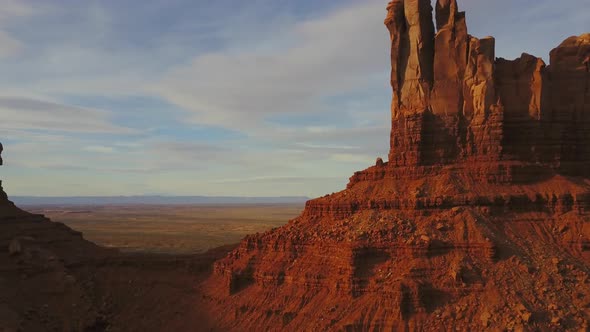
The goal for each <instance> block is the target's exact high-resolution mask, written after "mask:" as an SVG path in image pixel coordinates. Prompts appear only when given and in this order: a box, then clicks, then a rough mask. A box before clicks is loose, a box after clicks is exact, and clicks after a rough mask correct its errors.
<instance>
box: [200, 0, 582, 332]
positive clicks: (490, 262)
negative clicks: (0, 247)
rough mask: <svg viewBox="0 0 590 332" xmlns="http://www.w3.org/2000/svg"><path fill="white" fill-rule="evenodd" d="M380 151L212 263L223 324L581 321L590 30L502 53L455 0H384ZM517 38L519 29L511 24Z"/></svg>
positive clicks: (216, 316) (431, 325)
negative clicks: (387, 105)
mask: <svg viewBox="0 0 590 332" xmlns="http://www.w3.org/2000/svg"><path fill="white" fill-rule="evenodd" d="M387 9H388V13H387V17H386V19H385V25H386V26H387V28H388V30H389V32H390V35H391V67H392V70H391V85H392V88H393V100H392V106H391V118H392V131H391V150H390V152H389V162H383V161H382V160H381V159H378V160H377V163H376V165H375V166H372V167H370V168H368V169H367V170H364V171H361V172H357V173H355V174H354V175H353V176H352V177H351V178H350V182H349V184H348V186H347V189H346V190H344V191H342V192H339V193H336V194H332V195H327V196H324V197H322V198H318V199H314V200H311V201H309V202H308V203H307V205H306V208H305V211H304V212H303V214H302V215H301V216H300V217H298V218H296V219H294V220H292V221H291V222H290V223H289V224H288V225H286V226H284V227H281V228H279V229H275V230H272V231H269V232H267V233H264V234H257V235H253V236H249V237H247V238H246V239H245V240H244V241H243V242H242V243H241V245H240V246H239V247H238V248H237V249H236V250H234V251H233V252H231V253H230V254H229V255H228V256H227V257H226V258H224V259H223V260H220V261H218V262H217V263H216V265H215V269H214V275H213V276H212V277H211V278H209V280H208V281H207V282H206V283H205V284H204V288H203V289H204V291H205V292H206V294H207V295H206V296H204V300H203V301H204V305H205V306H206V307H208V308H209V311H210V315H211V317H212V318H213V320H214V321H217V322H218V323H219V324H220V326H219V327H220V328H221V329H224V330H251V331H254V330H267V329H270V330H292V331H295V330H306V331H323V330H359V331H360V330H363V331H365V330H375V331H381V330H394V331H402V330H454V329H459V330H464V331H469V330H471V331H476V330H482V329H484V328H488V329H491V330H497V329H508V330H511V329H518V328H525V329H530V330H560V329H562V330H565V329H568V330H570V329H574V328H579V329H584V328H588V325H589V322H590V279H589V277H590V226H589V225H590V215H589V213H590V177H589V176H590V164H589V163H590V34H584V35H582V36H579V37H570V38H568V39H567V40H565V41H564V42H563V43H562V44H561V45H559V46H558V47H557V48H555V49H554V50H553V51H552V52H551V56H550V63H549V65H546V64H545V63H544V62H543V60H541V59H540V58H537V57H535V56H532V55H528V54H523V55H522V56H521V57H520V58H518V59H515V60H505V59H501V58H496V57H495V54H494V39H493V38H492V37H486V38H482V39H478V38H475V37H473V36H470V35H469V34H468V31H467V25H466V20H465V13H463V12H459V11H458V6H457V3H456V1H455V0H438V2H437V4H436V8H435V17H436V29H435V25H434V24H433V20H432V11H433V9H432V7H431V4H430V1H429V0H405V1H404V0H394V1H391V2H390V4H389V6H388V8H387ZM515 42H516V41H515Z"/></svg>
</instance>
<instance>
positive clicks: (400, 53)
mask: <svg viewBox="0 0 590 332" xmlns="http://www.w3.org/2000/svg"><path fill="white" fill-rule="evenodd" d="M385 24H386V26H387V27H388V29H389V31H390V34H391V40H392V52H391V57H392V60H391V62H392V73H391V82H392V88H393V102H392V131H391V150H390V153H389V160H390V162H391V163H393V164H394V165H395V166H427V165H436V164H452V163H458V162H469V161H473V160H493V161H501V160H519V161H530V162H537V161H539V162H544V163H546V164H547V166H549V167H553V168H557V169H560V170H561V171H569V172H570V173H571V174H580V172H584V169H585V168H587V167H586V164H584V165H582V164H578V165H572V162H583V163H585V162H587V159H588V155H587V154H588V151H589V150H588V144H586V142H587V138H588V135H589V134H588V130H587V129H588V127H587V119H586V118H587V114H589V113H590V104H589V103H588V98H589V97H588V94H589V92H588V81H589V80H590V78H589V75H590V73H589V69H588V68H589V66H590V65H589V63H590V60H589V59H590V58H589V57H590V55H589V54H590V51H589V50H588V48H589V47H590V42H589V40H588V39H589V37H588V35H587V34H586V35H582V36H580V37H570V38H568V39H567V40H566V41H564V42H563V43H562V44H561V45H560V46H559V47H557V48H556V49H555V50H553V51H552V52H551V63H550V65H549V66H547V67H546V66H545V63H544V62H543V61H542V60H541V59H540V58H537V57H534V56H531V55H528V54H523V55H522V57H520V58H519V59H516V60H513V61H508V60H504V59H497V60H496V59H495V55H494V39H493V38H491V37H486V38H483V39H477V38H475V37H473V36H470V35H469V34H468V31H467V26H466V22H465V13H464V12H459V11H458V6H457V3H456V1H454V0H447V1H438V2H437V4H436V26H437V32H436V35H434V36H433V31H434V24H433V23H432V20H431V9H430V2H429V1H427V0H424V1H405V2H404V1H393V2H391V3H390V5H389V7H388V15H387V18H386V20H385Z"/></svg>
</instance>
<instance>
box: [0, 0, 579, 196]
mask: <svg viewBox="0 0 590 332" xmlns="http://www.w3.org/2000/svg"><path fill="white" fill-rule="evenodd" d="M386 4H387V1H386V0H340V1H333V0H297V1H293V0H250V1H242V0H241V1H238V0H216V1H210V0H141V1H139V0H84V1H79V0H59V1H58V0H0V141H1V142H2V143H3V144H4V153H3V158H4V164H5V165H4V166H3V167H2V169H0V178H2V179H3V180H4V181H3V186H4V188H5V190H6V191H7V192H8V193H9V194H10V195H38V196H77V195H83V196H89V195H90V196H92V195H105V196H108V195H155V194H157V195H211V196H293V195H303V196H309V197H315V196H321V195H324V194H326V193H331V192H335V191H339V190H342V189H344V188H345V186H346V183H347V181H348V178H349V177H350V176H351V175H352V174H353V173H354V171H356V170H362V169H365V168H366V167H368V166H370V165H372V164H374V162H375V159H376V158H377V157H383V158H384V159H386V157H387V151H388V142H389V129H390V120H389V117H390V115H389V114H390V113H389V103H390V98H391V90H390V87H389V85H388V84H389V77H388V75H389V48H390V46H389V36H388V33H387V31H386V29H385V27H384V26H383V19H384V17H385V14H386V12H385V6H386ZM459 6H460V8H461V10H465V11H466V12H467V23H468V27H469V32H470V34H472V35H474V36H476V37H484V36H488V35H493V36H494V37H496V48H497V50H496V55H497V56H498V57H504V58H510V59H512V58H515V57H518V56H519V55H520V54H521V53H522V52H527V53H531V54H535V55H537V56H541V57H543V58H544V59H545V61H548V53H549V51H550V50H551V49H552V48H553V47H555V46H557V45H558V44H559V43H560V42H561V41H562V40H563V39H565V38H567V37H569V36H571V35H580V34H582V33H584V32H589V31H590V0H560V1H554V0H534V1H533V0H495V1H489V0H463V1H459Z"/></svg>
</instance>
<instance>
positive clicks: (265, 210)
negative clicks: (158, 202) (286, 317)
mask: <svg viewBox="0 0 590 332" xmlns="http://www.w3.org/2000/svg"><path fill="white" fill-rule="evenodd" d="M1 208H2V211H3V212H5V213H6V215H2V216H0V217H2V222H1V223H0V234H1V235H0V242H2V244H3V246H4V245H5V247H6V248H7V251H6V252H2V253H1V254H0V290H2V292H0V331H3V332H4V331H210V330H214V329H213V327H214V326H215V325H216V323H215V322H212V321H209V315H208V314H206V313H204V311H203V310H202V307H201V306H202V303H203V301H204V295H203V291H202V288H201V282H202V281H203V280H205V279H206V278H207V277H208V276H209V275H210V273H211V271H212V266H213V262H214V261H216V260H219V259H221V258H222V257H224V256H225V255H227V253H228V252H229V251H231V250H233V249H234V248H235V246H236V245H232V244H231V243H236V242H238V241H239V240H240V239H241V238H242V237H243V236H244V235H245V234H249V233H252V232H254V233H256V232H262V231H265V230H269V229H271V228H273V227H277V226H280V225H283V224H285V223H286V222H287V221H288V219H289V218H290V217H291V216H293V215H296V214H297V213H299V212H300V210H301V208H302V207H301V206H297V205H230V206H221V205H217V206H59V207H57V206H51V207H49V206H45V207H31V206H28V207H27V208H26V210H28V211H30V212H33V213H35V214H29V213H28V212H23V211H20V210H18V209H16V208H14V207H13V206H11V205H6V206H4V205H3V206H2V207H1ZM37 213H43V214H45V215H46V216H50V217H52V218H53V220H52V221H50V220H48V219H46V218H44V217H43V216H41V215H40V214H37ZM61 222H64V224H62V223H61ZM66 225H67V226H66ZM68 226H69V227H68ZM70 227H71V228H70ZM78 231H83V232H84V235H83V236H82V234H81V233H80V232H78ZM156 234H158V235H156ZM159 234H161V236H160V235H159ZM88 238H90V239H91V240H93V241H96V242H95V243H97V244H98V245H95V244H94V243H92V242H89V241H86V240H87V239H88ZM187 239H190V241H189V240H187ZM118 246H120V247H121V248H117V249H115V248H112V247H118ZM212 246H215V247H216V248H215V249H211V250H207V249H208V248H210V247H212Z"/></svg>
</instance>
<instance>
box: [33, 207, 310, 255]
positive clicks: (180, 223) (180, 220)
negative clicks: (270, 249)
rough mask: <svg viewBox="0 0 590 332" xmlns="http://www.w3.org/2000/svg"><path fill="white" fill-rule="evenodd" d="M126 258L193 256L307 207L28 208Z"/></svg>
mask: <svg viewBox="0 0 590 332" xmlns="http://www.w3.org/2000/svg"><path fill="white" fill-rule="evenodd" d="M23 208H24V209H25V210H27V211H29V212H31V213H36V214H43V215H45V216H46V217H47V218H49V219H51V220H52V221H56V222H62V223H64V224H66V225H67V226H69V227H71V228H72V229H74V230H77V231H80V232H82V233H83V234H84V238H85V239H87V240H89V241H91V242H94V243H96V244H98V245H100V246H103V247H108V248H117V249H119V250H120V251H123V252H137V253H162V254H193V253H203V252H205V251H207V250H209V249H212V248H216V247H219V246H223V245H228V244H235V243H238V242H239V241H240V240H241V239H242V238H244V236H246V235H248V234H255V233H257V232H264V231H267V230H269V229H272V228H274V227H280V226H283V225H285V224H286V223H287V221H288V220H290V219H293V218H295V217H296V216H298V215H299V214H300V213H301V211H302V210H303V205H302V204H217V205H101V206H85V205H59V206H58V205H45V206H41V205H39V206H23Z"/></svg>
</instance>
